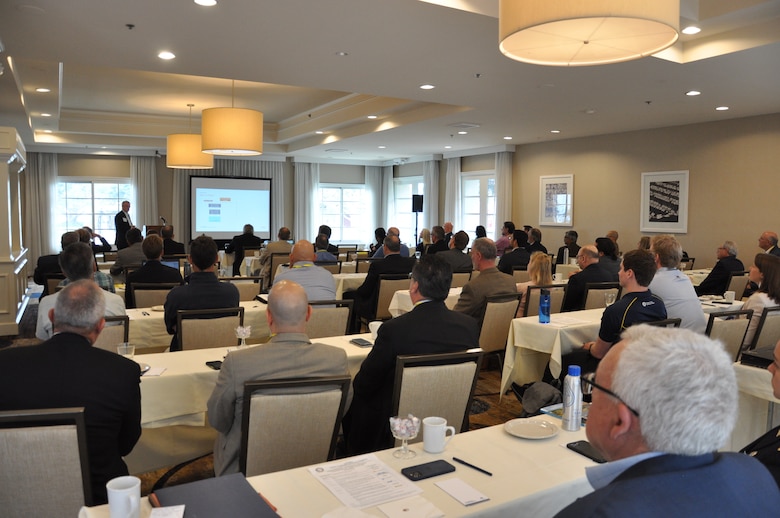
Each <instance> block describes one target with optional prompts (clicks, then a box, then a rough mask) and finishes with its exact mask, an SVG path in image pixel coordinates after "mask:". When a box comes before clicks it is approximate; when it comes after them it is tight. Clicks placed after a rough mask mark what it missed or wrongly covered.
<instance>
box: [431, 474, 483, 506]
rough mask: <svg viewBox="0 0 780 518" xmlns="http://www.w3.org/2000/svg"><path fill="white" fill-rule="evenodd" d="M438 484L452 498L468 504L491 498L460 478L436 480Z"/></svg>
mask: <svg viewBox="0 0 780 518" xmlns="http://www.w3.org/2000/svg"><path fill="white" fill-rule="evenodd" d="M436 485H437V486H439V488H441V489H442V490H443V491H444V492H445V493H447V494H448V495H450V496H451V497H452V498H454V499H455V500H457V501H458V502H460V503H461V504H463V505H466V506H469V505H474V504H478V503H480V502H487V501H488V500H490V498H488V497H487V496H486V495H484V494H482V493H480V492H479V491H477V490H476V489H474V488H473V487H471V486H470V485H468V484H466V483H465V482H463V481H462V480H461V479H459V478H451V479H448V480H443V481H441V482H436Z"/></svg>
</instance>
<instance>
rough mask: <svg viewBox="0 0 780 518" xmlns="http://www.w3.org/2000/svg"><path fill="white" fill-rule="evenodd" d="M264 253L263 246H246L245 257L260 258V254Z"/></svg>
mask: <svg viewBox="0 0 780 518" xmlns="http://www.w3.org/2000/svg"><path fill="white" fill-rule="evenodd" d="M262 251H263V247H262V246H245V247H244V257H248V256H255V257H258V256H259V255H260V252H262Z"/></svg>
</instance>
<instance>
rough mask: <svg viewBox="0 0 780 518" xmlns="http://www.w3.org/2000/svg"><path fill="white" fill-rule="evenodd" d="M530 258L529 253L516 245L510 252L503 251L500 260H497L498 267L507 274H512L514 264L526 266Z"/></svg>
mask: <svg viewBox="0 0 780 518" xmlns="http://www.w3.org/2000/svg"><path fill="white" fill-rule="evenodd" d="M530 260H531V254H529V253H528V250H526V249H525V248H520V247H517V248H515V249H514V250H512V251H511V252H504V255H502V256H501V260H500V261H498V269H499V270H501V271H502V272H504V273H505V274H507V275H513V274H512V271H513V270H514V269H515V266H522V267H525V268H528V262H529V261H530Z"/></svg>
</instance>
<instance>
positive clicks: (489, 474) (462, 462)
mask: <svg viewBox="0 0 780 518" xmlns="http://www.w3.org/2000/svg"><path fill="white" fill-rule="evenodd" d="M452 460H454V461H455V462H457V463H458V464H463V465H464V466H468V467H470V468H471V469H475V470H477V471H479V472H480V473H484V474H485V475H487V476H489V477H492V476H493V474H492V473H491V472H489V471H487V470H484V469H482V468H478V467H476V466H475V465H474V464H469V463H468V462H466V461H465V460H461V459H459V458H457V457H453V458H452Z"/></svg>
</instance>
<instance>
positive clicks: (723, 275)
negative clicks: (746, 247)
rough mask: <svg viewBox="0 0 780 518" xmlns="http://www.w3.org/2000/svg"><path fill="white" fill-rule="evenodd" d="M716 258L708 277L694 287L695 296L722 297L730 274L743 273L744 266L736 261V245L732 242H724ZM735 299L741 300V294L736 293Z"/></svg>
mask: <svg viewBox="0 0 780 518" xmlns="http://www.w3.org/2000/svg"><path fill="white" fill-rule="evenodd" d="M716 257H717V258H718V262H717V263H715V266H714V267H713V268H712V271H710V273H709V275H707V277H706V278H705V279H704V280H703V281H701V284H699V285H698V286H694V289H695V290H696V295H723V292H725V291H726V290H727V289H728V286H729V279H731V273H732V272H743V271H745V265H744V264H742V261H740V260H739V259H737V245H736V244H735V243H734V241H724V242H723V245H722V246H719V247H718V251H717V252H716ZM736 298H737V300H739V299H741V298H742V293H737V294H736Z"/></svg>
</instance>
